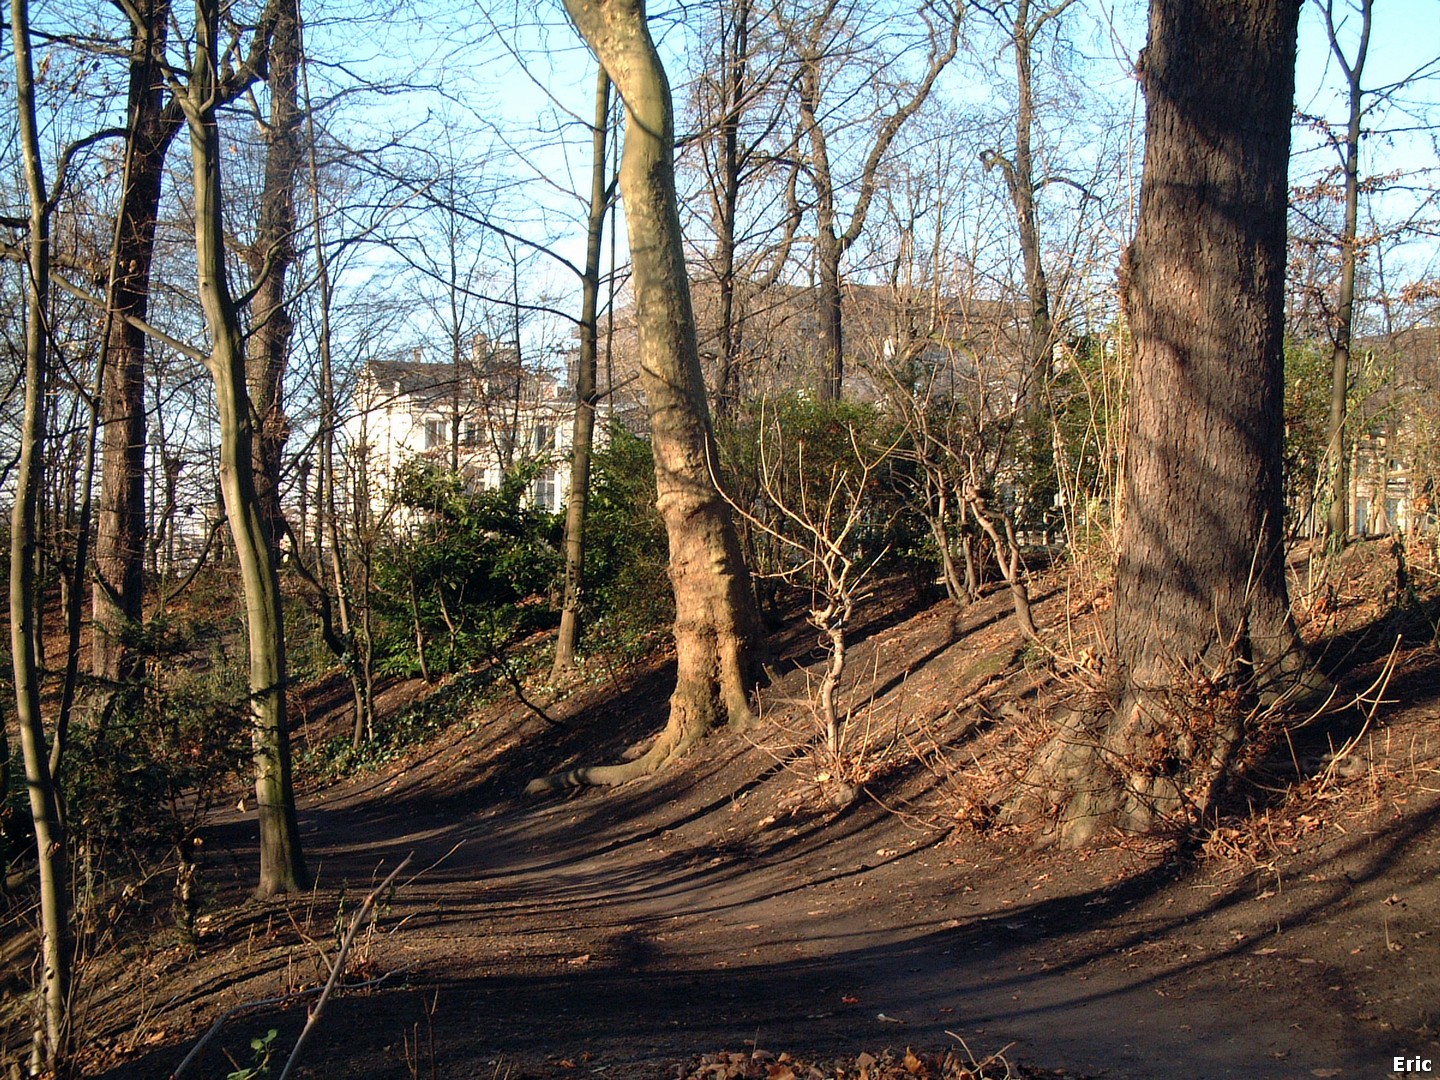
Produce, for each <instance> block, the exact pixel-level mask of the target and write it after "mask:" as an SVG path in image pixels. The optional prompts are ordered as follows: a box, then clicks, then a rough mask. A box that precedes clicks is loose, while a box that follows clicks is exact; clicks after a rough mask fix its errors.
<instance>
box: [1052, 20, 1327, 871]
mask: <svg viewBox="0 0 1440 1080" xmlns="http://www.w3.org/2000/svg"><path fill="white" fill-rule="evenodd" d="M1299 8H1300V3H1299V0H1245V2H1243V3H1240V2H1234V0H1204V2H1197V0H1152V3H1151V7H1150V43H1149V46H1148V47H1147V49H1146V50H1145V53H1144V54H1143V78H1144V83H1145V90H1146V105H1147V112H1146V149H1145V167H1144V175H1143V182H1142V186H1141V201H1140V217H1139V226H1138V231H1137V234H1136V237H1135V241H1134V244H1133V246H1132V247H1131V249H1130V251H1129V253H1128V254H1127V256H1126V264H1125V267H1124V270H1123V275H1122V281H1123V285H1122V289H1123V299H1124V303H1125V307H1126V310H1127V313H1128V314H1129V318H1130V323H1131V328H1132V332H1133V335H1134V342H1135V367H1134V382H1133V384H1132V401H1131V415H1130V422H1129V433H1128V434H1129V453H1128V456H1127V459H1126V465H1125V467H1126V472H1125V489H1124V491H1125V494H1124V502H1125V517H1124V520H1123V522H1122V523H1121V529H1120V558H1119V565H1118V567H1117V570H1116V583H1115V603H1114V611H1115V624H1114V650H1115V656H1116V660H1117V662H1118V667H1119V671H1120V675H1121V684H1122V690H1121V696H1120V700H1119V702H1118V704H1117V707H1116V708H1115V710H1114V711H1113V712H1111V713H1108V714H1106V715H1105V716H1103V717H1101V718H1099V719H1098V720H1096V719H1095V718H1089V720H1085V719H1072V720H1071V721H1069V722H1068V724H1067V730H1065V731H1062V733H1061V734H1060V736H1059V737H1058V738H1057V739H1056V740H1055V741H1054V742H1053V743H1052V744H1051V746H1050V747H1049V748H1048V751H1047V752H1046V753H1044V754H1042V756H1041V759H1040V761H1039V762H1038V763H1037V769H1039V770H1040V773H1041V777H1042V786H1043V787H1045V788H1048V795H1049V800H1050V806H1049V809H1053V810H1058V812H1059V813H1060V820H1061V837H1062V838H1063V839H1064V840H1065V841H1067V842H1069V843H1072V844H1078V843H1082V842H1084V841H1085V840H1086V839H1087V838H1088V837H1090V836H1091V835H1093V834H1094V833H1095V831H1096V830H1097V829H1099V828H1102V827H1104V826H1107V825H1114V826H1118V827H1119V828H1121V829H1123V830H1126V831H1153V830H1157V829H1162V828H1167V827H1185V826H1188V825H1190V824H1192V823H1194V822H1195V821H1196V820H1197V819H1198V818H1199V817H1200V816H1201V815H1203V814H1204V813H1205V812H1206V811H1207V810H1208V808H1209V807H1210V806H1211V805H1212V803H1213V799H1214V797H1215V795H1216V794H1217V793H1218V787H1219V784H1220V783H1221V782H1222V781H1223V779H1224V777H1225V775H1226V773H1227V771H1228V768H1229V766H1230V763H1231V762H1232V760H1233V757H1234V752H1235V748H1236V746H1237V745H1238V743H1239V741H1240V740H1241V738H1242V736H1243V735H1244V727H1245V717H1246V713H1247V711H1248V710H1250V709H1252V708H1254V707H1255V706H1256V705H1257V704H1258V703H1260V702H1263V701H1267V700H1270V699H1272V698H1274V697H1275V696H1278V695H1282V694H1284V693H1286V692H1288V691H1291V690H1293V689H1298V688H1300V687H1301V686H1302V685H1308V684H1309V682H1308V681H1309V676H1308V668H1307V664H1306V661H1305V657H1304V655H1303V652H1302V650H1301V646H1300V643H1299V639H1298V636H1297V634H1296V632H1295V629H1294V625H1293V623H1292V621H1291V619H1290V616H1289V605H1288V599H1287V595H1286V587H1285V575H1284V558H1283V557H1284V552H1283V547H1282V542H1283V506H1282V500H1281V444H1282V435H1283V426H1282V411H1281V405H1282V392H1283V385H1284V383H1283V352H1282V343H1283V341H1282V337H1283V313H1284V312H1283V290H1284V268H1285V225H1286V222H1285V215H1286V205H1287V201H1286V196H1287V190H1286V169H1287V165H1288V154H1289V142H1290V111H1291V100H1292V96H1293V90H1294V67H1295V35H1296V22H1297V18H1298V14H1299Z"/></svg>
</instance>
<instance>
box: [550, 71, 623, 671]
mask: <svg viewBox="0 0 1440 1080" xmlns="http://www.w3.org/2000/svg"><path fill="white" fill-rule="evenodd" d="M609 126H610V76H609V75H607V74H606V73H605V69H604V67H601V68H600V73H599V75H598V76H597V77H596V86H595V127H594V130H593V133H592V137H591V150H592V153H593V155H594V161H593V162H592V163H591V170H590V219H589V222H588V224H587V227H586V234H585V274H584V277H583V278H582V279H581V286H582V294H581V299H580V356H579V359H578V360H577V362H576V370H575V425H574V429H573V437H572V438H571V440H570V446H571V451H570V495H569V498H568V499H567V501H566V503H565V596H564V600H563V601H562V605H561V609H560V633H559V635H558V636H557V637H556V639H555V671H556V672H557V673H559V672H562V671H565V670H566V669H568V668H571V667H574V665H575V650H576V647H577V646H578V645H579V644H580V594H581V588H582V586H583V585H584V581H585V512H586V508H587V506H588V504H589V501H590V461H591V456H592V450H593V449H594V445H595V407H596V405H597V404H599V396H598V395H597V394H596V391H595V376H596V359H597V357H598V343H599V329H600V327H599V322H598V318H597V313H598V311H599V308H600V251H601V246H602V243H603V241H604V237H605V214H606V211H607V210H608V209H609V201H610V199H609V191H608V188H609V185H608V184H607V183H606V175H605V153H606V150H605V147H606V136H607V134H608V130H609Z"/></svg>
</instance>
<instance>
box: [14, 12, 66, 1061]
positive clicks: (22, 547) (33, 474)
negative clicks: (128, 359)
mask: <svg viewBox="0 0 1440 1080" xmlns="http://www.w3.org/2000/svg"><path fill="white" fill-rule="evenodd" d="M10 32H11V38H12V41H13V47H14V50H15V103H16V107H17V111H18V114H19V120H20V150H21V155H22V162H23V168H24V174H25V186H26V194H27V197H28V201H29V220H28V222H27V226H28V235H27V237H26V245H25V251H26V270H27V271H28V279H27V286H28V287H27V290H26V305H25V406H24V420H23V422H22V427H21V436H20V455H19V460H18V462H17V464H16V469H15V496H14V497H15V503H14V506H13V507H12V509H11V512H10V656H11V662H12V665H13V668H14V678H15V711H16V719H17V721H18V725H19V728H20V746H21V750H22V752H23V755H24V759H25V786H26V789H27V790H28V792H29V797H30V818H31V822H32V823H33V827H34V831H35V854H36V865H37V867H38V869H39V878H40V949H39V957H38V959H39V969H40V977H39V989H40V999H41V1000H40V1008H39V1020H38V1022H37V1023H36V1025H35V1041H34V1044H33V1049H32V1053H31V1072H32V1074H33V1075H39V1074H40V1073H42V1072H51V1071H54V1070H58V1069H60V1068H61V1066H62V1062H63V1059H64V1057H65V1055H66V1052H67V1043H68V1040H69V1031H68V1027H69V1006H70V942H69V932H68V918H69V893H68V888H69V882H68V880H67V875H66V870H65V861H66V860H65V831H64V826H63V824H62V821H61V817H60V804H59V798H58V795H57V793H56V790H55V784H54V777H53V774H52V772H51V765H50V756H49V752H48V750H47V747H46V744H45V723H44V716H43V713H42V711H41V699H40V663H39V656H38V652H39V613H40V608H41V606H42V597H41V596H40V587H39V583H38V582H37V581H36V573H35V563H36V550H37V548H38V546H39V540H40V537H39V532H38V528H37V522H36V512H37V508H38V503H39V497H40V489H41V484H42V469H43V463H42V459H41V453H42V449H43V442H44V438H45V396H46V383H47V381H48V378H49V374H50V372H49V366H50V364H49V339H50V325H49V320H50V219H51V214H52V212H53V210H54V203H53V201H52V196H51V193H50V191H49V190H48V188H47V184H46V178H45V169H44V165H43V161H42V158H41V152H40V131H39V124H38V123H37V121H36V112H35V73H34V65H33V62H32V60H31V38H30V11H29V5H28V4H27V3H26V0H12V3H11V5H10ZM59 186H60V182H59V181H58V180H57V187H59Z"/></svg>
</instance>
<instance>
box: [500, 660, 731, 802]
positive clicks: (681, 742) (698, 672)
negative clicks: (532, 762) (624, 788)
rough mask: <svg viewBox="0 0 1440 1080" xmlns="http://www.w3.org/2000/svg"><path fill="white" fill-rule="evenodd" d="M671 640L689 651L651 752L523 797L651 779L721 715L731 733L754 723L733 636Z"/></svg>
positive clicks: (538, 785) (531, 787) (552, 782)
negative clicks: (662, 725) (667, 716)
mask: <svg viewBox="0 0 1440 1080" xmlns="http://www.w3.org/2000/svg"><path fill="white" fill-rule="evenodd" d="M687 636H688V635H687ZM676 637H677V641H682V642H683V646H688V647H682V648H681V649H680V651H679V656H680V674H679V678H678V680H677V683H676V687H675V693H674V694H672V695H671V697H670V719H669V720H668V721H667V723H666V724H665V730H664V731H662V732H661V733H660V735H659V737H658V738H657V739H656V740H655V742H654V743H652V744H651V746H650V749H648V750H646V751H645V753H644V754H642V755H641V756H640V757H638V758H636V759H635V760H634V761H625V762H621V763H619V764H615V765H579V766H576V767H575V768H573V769H566V770H565V771H563V772H558V773H554V774H552V775H550V776H542V777H538V778H536V779H534V780H532V781H530V783H528V784H526V785H525V793H526V794H527V795H540V794H544V793H546V792H550V791H564V790H567V789H570V788H577V787H591V786H596V787H614V786H616V785H618V784H625V783H628V782H629V781H631V780H638V779H640V778H642V777H645V776H651V775H653V774H655V773H657V772H659V771H660V770H661V769H663V768H665V767H666V766H668V765H670V764H671V763H672V762H674V761H676V760H678V759H679V758H680V757H682V756H683V755H684V754H685V753H686V751H688V750H689V749H690V748H691V747H692V746H694V745H695V744H696V743H698V742H699V741H700V740H701V739H703V738H704V737H705V736H706V735H707V734H708V733H709V732H710V731H711V729H712V728H713V727H714V726H715V724H716V721H717V713H718V711H719V710H720V709H723V710H724V712H725V716H726V719H727V721H728V723H729V726H730V727H731V728H732V729H734V730H736V731H744V730H746V729H747V728H749V727H750V726H751V725H752V724H753V723H754V722H755V714H754V713H753V712H752V711H751V709H750V694H749V686H750V681H749V679H748V678H747V677H746V672H745V670H744V665H743V657H744V649H743V647H742V641H741V639H739V638H737V637H735V636H733V635H718V640H717V636H712V635H696V636H690V637H689V640H685V639H684V638H682V637H681V635H680V634H678V633H677V635H676ZM687 659H688V660H689V661H690V662H689V663H687V662H686V661H687ZM696 660H699V661H700V662H699V663H696V662H695V661H696Z"/></svg>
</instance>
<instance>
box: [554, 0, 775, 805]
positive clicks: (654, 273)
mask: <svg viewBox="0 0 1440 1080" xmlns="http://www.w3.org/2000/svg"><path fill="white" fill-rule="evenodd" d="M566 10H567V11H568V12H569V14H570V18H571V20H572V21H573V22H574V23H575V26H576V28H577V29H578V30H579V31H580V34H581V36H582V37H584V38H585V40H586V41H587V42H588V43H589V45H590V47H591V48H592V49H593V50H594V51H595V54H596V56H597V57H598V58H599V60H600V63H601V64H602V65H604V67H605V70H606V71H607V72H609V74H610V78H611V81H612V82H614V84H615V87H616V89H617V90H618V92H619V94H620V97H621V99H622V100H623V101H624V102H625V110H626V125H625V149H624V154H623V157H622V159H621V165H620V192H621V196H622V197H623V199H624V202H625V219H626V223H627V226H628V229H629V236H630V256H631V261H632V265H633V275H634V277H633V285H634V290H635V298H636V303H635V320H636V324H637V326H638V328H639V336H640V373H641V380H642V385H643V387H644V390H645V394H646V397H647V399H648V401H649V409H650V422H651V439H652V446H653V448H654V454H655V479H656V489H657V492H658V496H657V507H658V509H659V511H660V515H661V517H662V519H663V520H664V522H665V530H666V534H667V536H668V537H669V546H670V578H671V582H672V585H673V587H674V590H675V631H674V632H675V650H676V661H677V669H678V670H677V680H676V686H675V692H674V694H673V695H672V696H671V698H670V718H669V722H668V723H667V725H666V727H665V730H664V731H663V732H662V733H661V735H660V736H659V738H657V739H656V741H655V742H654V744H653V745H652V746H651V747H650V749H649V750H648V751H647V752H646V753H645V754H644V755H643V756H642V757H640V758H638V759H636V760H635V761H631V762H627V763H626V764H623V765H608V766H598V767H589V768H579V769H574V770H571V771H569V772H567V773H563V774H560V775H558V776H553V777H547V778H544V779H541V780H536V781H535V782H533V783H532V784H531V786H530V790H531V791H544V790H550V789H554V788H557V787H563V786H568V785H574V784H615V783H622V782H624V781H626V780H629V779H632V778H634V777H638V776H643V775H646V774H648V773H652V772H654V771H655V770H657V769H659V768H661V767H662V766H664V765H665V764H667V763H668V762H670V761H671V760H672V759H673V758H675V757H676V756H677V755H678V754H680V753H682V752H683V751H684V750H686V749H687V748H688V747H690V746H692V745H693V744H694V743H695V742H696V741H698V740H699V739H700V738H701V737H702V736H703V735H704V734H705V733H706V732H707V731H708V730H710V728H711V726H712V725H713V724H714V723H715V722H716V721H717V720H718V718H719V717H720V716H721V715H722V714H723V715H724V716H726V717H727V718H728V719H729V721H730V723H731V724H733V725H737V726H743V725H745V724H748V723H749V722H750V721H751V719H752V714H751V712H750V699H749V697H750V695H749V692H750V677H751V671H750V668H751V651H752V649H753V648H754V646H755V638H756V635H757V629H758V626H759V620H758V617H757V615H756V611H755V601H754V596H753V593H752V591H751V588H750V577H749V573H748V572H747V571H746V569H745V565H744V562H743V561H742V559H741V556H740V544H739V540H738V539H737V536H736V533H735V528H734V525H733V523H732V521H731V519H730V514H729V509H728V507H727V506H726V504H725V501H724V500H723V499H722V498H721V495H720V492H719V491H718V489H717V488H716V486H715V481H714V479H713V475H712V469H711V466H712V464H713V463H714V461H715V440H714V435H713V433H712V431H711V427H710V414H709V410H708V408H707V407H706V403H705V381H704V377H703V375H702V374H701V370H700V357H699V352H698V349H697V347H696V339H695V319H694V314H693V312H692V310H691V304H690V288H689V283H688V280H687V278H686V274H685V257H684V251H683V248H682V244H681V236H680V215H679V208H678V204H677V201H676V195H675V173H674V162H673V157H672V153H673V151H672V148H673V146H674V141H675V134H674V114H673V110H672V105H671V97H670V86H669V82H668V80H667V79H666V77H665V70H664V67H663V66H662V64H661V63H660V58H659V56H658V55H657V53H656V51H655V46H654V43H653V42H652V41H651V39H650V33H649V30H648V28H647V26H646V23H645V7H644V4H643V3H642V2H641V0H567V3H566Z"/></svg>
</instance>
